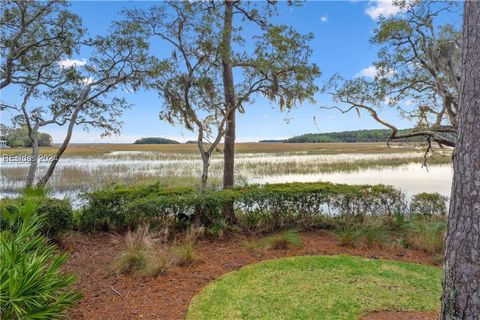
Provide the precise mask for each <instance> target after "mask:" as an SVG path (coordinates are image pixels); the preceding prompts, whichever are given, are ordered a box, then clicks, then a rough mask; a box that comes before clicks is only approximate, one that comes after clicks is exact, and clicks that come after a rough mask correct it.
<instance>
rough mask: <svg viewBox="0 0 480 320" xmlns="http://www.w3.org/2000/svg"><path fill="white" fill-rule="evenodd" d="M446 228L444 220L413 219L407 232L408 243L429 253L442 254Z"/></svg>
mask: <svg viewBox="0 0 480 320" xmlns="http://www.w3.org/2000/svg"><path fill="white" fill-rule="evenodd" d="M446 228H447V225H446V223H445V222H444V221H436V220H432V221H413V222H412V223H411V224H410V227H409V230H408V231H407V232H406V239H405V240H406V244H407V245H408V246H409V247H411V248H414V249H417V250H422V251H424V252H426V253H428V254H437V255H438V254H442V253H443V250H444V246H445V231H446Z"/></svg>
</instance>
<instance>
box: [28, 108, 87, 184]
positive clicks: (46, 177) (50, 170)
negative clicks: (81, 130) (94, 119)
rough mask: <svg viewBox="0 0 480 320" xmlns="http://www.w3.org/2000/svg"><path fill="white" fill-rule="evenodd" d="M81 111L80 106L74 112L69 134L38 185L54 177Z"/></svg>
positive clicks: (69, 125) (68, 130)
mask: <svg viewBox="0 0 480 320" xmlns="http://www.w3.org/2000/svg"><path fill="white" fill-rule="evenodd" d="M79 112H80V108H77V109H76V110H75V111H74V112H73V114H72V118H71V119H70V122H69V124H68V129H67V135H66V136H65V139H64V140H63V143H62V145H61V146H60V147H59V148H58V150H57V153H56V154H55V158H54V159H53V161H52V162H51V163H50V166H49V167H48V169H47V172H46V173H45V175H44V176H43V177H42V178H41V179H40V180H39V181H38V183H37V187H45V185H46V184H47V182H48V180H50V178H51V177H52V174H53V171H55V167H56V166H57V163H58V161H59V160H60V158H61V157H62V155H63V153H64V152H65V150H67V147H68V144H69V143H70V140H71V139H72V133H73V128H74V127H75V121H77V117H78V113H79Z"/></svg>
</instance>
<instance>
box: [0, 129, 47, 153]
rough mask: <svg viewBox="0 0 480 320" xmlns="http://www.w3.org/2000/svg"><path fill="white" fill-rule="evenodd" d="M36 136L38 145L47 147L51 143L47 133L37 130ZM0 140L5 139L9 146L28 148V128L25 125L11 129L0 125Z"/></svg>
mask: <svg viewBox="0 0 480 320" xmlns="http://www.w3.org/2000/svg"><path fill="white" fill-rule="evenodd" d="M37 137H38V145H39V146H40V147H49V146H51V145H52V137H51V136H50V135H49V134H48V133H43V132H38V133H37ZM0 140H4V141H6V142H7V145H8V146H9V147H25V148H30V147H31V146H32V140H31V139H30V137H29V136H28V129H27V128H26V127H21V128H16V129H13V128H8V127H6V126H4V125H2V128H1V132H0Z"/></svg>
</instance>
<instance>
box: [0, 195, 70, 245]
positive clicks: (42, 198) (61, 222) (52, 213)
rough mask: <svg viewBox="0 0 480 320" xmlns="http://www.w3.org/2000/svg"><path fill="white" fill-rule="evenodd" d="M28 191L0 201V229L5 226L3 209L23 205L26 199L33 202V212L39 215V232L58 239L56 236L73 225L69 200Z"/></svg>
mask: <svg viewBox="0 0 480 320" xmlns="http://www.w3.org/2000/svg"><path fill="white" fill-rule="evenodd" d="M32 192H33V191H29V192H28V193H27V195H23V196H20V197H18V198H5V199H2V200H1V201H0V207H1V212H2V215H1V216H0V229H1V230H4V229H5V228H6V227H7V226H6V224H5V221H4V213H5V210H6V209H8V208H10V209H13V208H15V207H18V206H23V205H24V204H25V201H26V199H28V201H29V202H31V203H34V204H35V207H36V212H35V214H36V215H37V216H41V218H42V226H41V228H40V232H41V233H42V234H43V235H45V236H47V237H48V238H50V239H55V240H56V239H58V236H59V235H60V234H62V233H64V232H66V231H68V230H71V229H72V227H73V210H72V206H71V204H70V201H69V200H67V199H63V200H61V199H54V198H50V197H49V196H48V194H44V193H40V194H38V193H36V194H34V195H32Z"/></svg>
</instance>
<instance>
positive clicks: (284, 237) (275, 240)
mask: <svg viewBox="0 0 480 320" xmlns="http://www.w3.org/2000/svg"><path fill="white" fill-rule="evenodd" d="M261 245H262V247H266V248H270V249H275V250H285V249H288V248H289V247H292V246H293V247H297V248H303V242H302V239H300V236H299V234H298V231H297V230H293V229H291V230H286V231H283V232H279V233H277V234H274V235H271V236H268V237H266V238H265V239H264V240H263V241H262V243H261Z"/></svg>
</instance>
